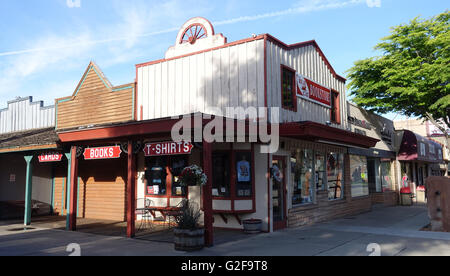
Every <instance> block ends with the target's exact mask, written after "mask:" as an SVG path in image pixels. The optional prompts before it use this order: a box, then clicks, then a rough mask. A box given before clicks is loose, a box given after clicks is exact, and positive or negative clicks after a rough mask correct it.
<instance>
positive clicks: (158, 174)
mask: <svg viewBox="0 0 450 276" xmlns="http://www.w3.org/2000/svg"><path fill="white" fill-rule="evenodd" d="M146 161H147V165H146V167H145V180H146V185H145V186H146V187H145V192H146V194H147V195H167V189H166V187H167V186H166V185H167V183H166V180H167V169H166V168H167V158H165V157H154V158H149V159H147V160H146Z"/></svg>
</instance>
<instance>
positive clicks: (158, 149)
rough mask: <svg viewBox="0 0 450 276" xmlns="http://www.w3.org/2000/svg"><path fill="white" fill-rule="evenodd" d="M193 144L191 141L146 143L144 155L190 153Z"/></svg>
mask: <svg viewBox="0 0 450 276" xmlns="http://www.w3.org/2000/svg"><path fill="white" fill-rule="evenodd" d="M193 148H194V145H192V143H191V142H179V143H176V142H163V143H152V144H146V145H145V147H144V154H145V156H161V155H179V154H191V152H192V149H193Z"/></svg>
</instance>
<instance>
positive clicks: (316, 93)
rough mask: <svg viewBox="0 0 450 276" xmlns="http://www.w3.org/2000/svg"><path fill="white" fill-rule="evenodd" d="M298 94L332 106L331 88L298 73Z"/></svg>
mask: <svg viewBox="0 0 450 276" xmlns="http://www.w3.org/2000/svg"><path fill="white" fill-rule="evenodd" d="M296 83H297V96H299V97H301V98H304V99H307V100H310V101H313V102H316V103H319V104H323V105H326V106H327V107H330V108H331V90H330V89H328V88H326V87H324V86H322V85H320V84H317V83H315V82H313V81H311V80H309V79H307V78H305V77H304V76H302V75H300V74H298V73H297V74H296Z"/></svg>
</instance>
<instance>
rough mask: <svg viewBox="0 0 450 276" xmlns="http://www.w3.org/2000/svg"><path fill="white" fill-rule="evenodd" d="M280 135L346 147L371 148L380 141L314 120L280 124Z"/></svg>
mask: <svg viewBox="0 0 450 276" xmlns="http://www.w3.org/2000/svg"><path fill="white" fill-rule="evenodd" d="M280 136H281V137H287V138H296V139H304V140H309V141H314V142H325V143H326V142H330V143H337V144H340V145H343V146H348V147H352V146H353V147H361V148H372V147H375V146H376V144H377V143H378V142H379V141H380V140H378V139H374V138H371V137H367V136H364V135H361V134H357V133H353V132H350V131H346V130H342V129H338V128H334V127H330V126H326V125H322V124H319V123H314V122H298V123H285V124H281V125H280Z"/></svg>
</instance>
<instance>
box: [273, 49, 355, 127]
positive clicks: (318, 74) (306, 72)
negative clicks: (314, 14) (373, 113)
mask: <svg viewBox="0 0 450 276" xmlns="http://www.w3.org/2000/svg"><path fill="white" fill-rule="evenodd" d="M281 65H285V66H288V67H290V68H292V69H294V70H296V71H297V72H298V73H299V74H301V75H303V76H305V77H307V78H309V79H311V80H312V81H314V82H316V83H318V84H320V85H322V86H325V87H327V88H331V89H334V90H336V91H338V92H339V93H340V107H341V108H340V111H341V121H342V124H341V125H333V126H334V127H338V128H342V129H346V128H347V100H346V88H345V83H344V82H342V81H339V80H337V79H336V78H335V77H334V76H333V74H332V73H331V71H330V69H329V68H328V67H327V65H326V63H325V62H324V60H323V59H322V57H321V56H320V55H319V53H318V52H317V50H316V49H315V47H314V46H312V45H311V46H305V47H302V48H297V49H291V50H286V49H284V48H282V47H281V46H279V45H278V44H275V43H273V42H271V41H267V75H268V78H267V89H268V92H267V93H268V96H267V97H268V105H269V106H272V107H280V108H281ZM330 118H331V117H330V109H329V108H327V107H325V106H322V105H319V104H316V103H313V102H311V101H308V100H305V99H303V98H300V97H297V112H293V111H288V110H282V113H281V116H280V119H281V121H282V122H299V121H312V122H318V123H321V124H326V122H327V121H330Z"/></svg>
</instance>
